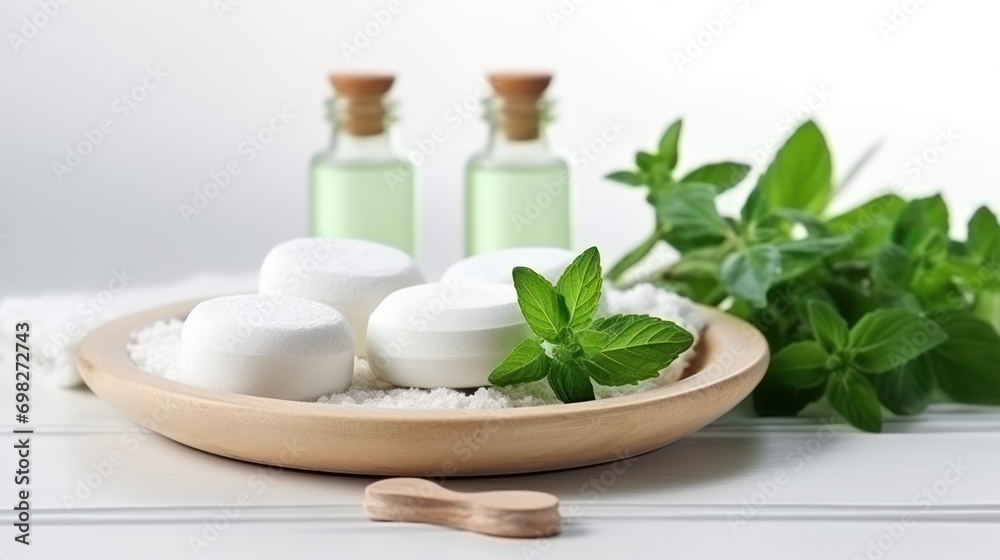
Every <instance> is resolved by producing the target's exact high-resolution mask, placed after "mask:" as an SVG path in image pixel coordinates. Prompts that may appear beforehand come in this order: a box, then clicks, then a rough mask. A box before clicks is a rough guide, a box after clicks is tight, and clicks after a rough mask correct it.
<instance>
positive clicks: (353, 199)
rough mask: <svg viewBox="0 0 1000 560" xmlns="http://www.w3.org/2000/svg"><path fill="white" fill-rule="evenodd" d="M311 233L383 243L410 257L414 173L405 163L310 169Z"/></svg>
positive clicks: (316, 165) (318, 165)
mask: <svg viewBox="0 0 1000 560" xmlns="http://www.w3.org/2000/svg"><path fill="white" fill-rule="evenodd" d="M311 180H312V204H311V212H312V216H311V218H312V219H311V222H312V235H316V236H333V237H351V238H355V239H366V240H369V241H376V242H378V243H384V244H386V245H391V246H393V247H396V248H399V249H402V250H403V251H406V252H407V253H409V254H411V255H413V254H414V249H415V242H414V237H415V235H414V233H415V229H416V228H415V224H414V192H413V191H414V188H413V169H412V167H411V166H410V164H409V163H408V162H399V161H393V162H385V163H373V164H366V163H354V164H348V165H343V164H331V163H329V162H327V161H323V160H317V161H314V162H313V165H312V177H311Z"/></svg>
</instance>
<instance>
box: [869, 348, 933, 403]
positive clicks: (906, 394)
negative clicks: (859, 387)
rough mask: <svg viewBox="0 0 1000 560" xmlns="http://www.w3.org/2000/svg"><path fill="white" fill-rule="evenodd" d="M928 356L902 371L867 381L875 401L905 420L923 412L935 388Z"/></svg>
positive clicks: (930, 361) (910, 363)
mask: <svg viewBox="0 0 1000 560" xmlns="http://www.w3.org/2000/svg"><path fill="white" fill-rule="evenodd" d="M932 352H933V350H932V351H931V352H926V353H924V354H921V355H920V356H917V358H916V359H914V360H910V361H909V362H907V363H906V364H904V365H903V367H900V368H896V369H894V370H892V371H889V372H886V373H883V374H881V375H872V376H870V377H869V378H868V380H869V381H871V383H872V385H873V386H874V387H875V393H876V394H877V395H878V400H879V402H881V403H882V404H883V405H884V406H885V407H886V408H888V409H889V410H891V411H892V412H893V414H899V415H901V416H908V415H913V414H919V413H921V412H923V410H924V409H925V408H927V405H928V404H930V402H931V399H932V397H933V396H934V388H935V387H936V384H935V379H934V371H935V370H934V363H933V361H932V359H931V357H930V356H931V353H932Z"/></svg>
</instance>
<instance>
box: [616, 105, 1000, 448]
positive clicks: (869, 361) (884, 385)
mask: <svg viewBox="0 0 1000 560" xmlns="http://www.w3.org/2000/svg"><path fill="white" fill-rule="evenodd" d="M681 128H682V127H681V123H680V121H677V122H675V123H673V124H671V125H670V126H669V127H668V128H667V131H666V132H665V133H664V134H663V137H662V139H661V141H660V143H659V147H658V151H657V152H656V153H646V152H640V153H639V154H638V155H637V157H636V160H635V161H636V166H637V169H635V170H634V171H619V172H615V173H612V174H611V175H609V176H608V178H609V179H611V180H614V181H618V182H621V183H624V184H627V185H630V186H632V187H639V188H646V189H648V197H647V198H648V200H649V203H650V204H651V206H652V209H653V211H654V212H655V215H656V226H655V228H654V229H653V231H652V232H651V233H650V235H649V236H648V237H646V238H645V239H643V240H642V241H641V243H640V244H639V245H638V246H637V247H636V248H635V249H633V250H632V251H630V252H628V253H627V254H626V255H625V256H624V257H623V258H622V259H621V261H619V262H618V264H616V265H615V266H614V267H612V269H611V271H610V274H609V278H610V279H611V280H614V279H615V278H618V277H619V276H620V275H622V274H624V273H625V272H627V271H628V270H629V269H631V268H632V267H634V266H636V265H637V264H639V263H640V262H641V261H642V260H643V259H644V257H645V256H646V255H647V254H648V253H649V252H650V251H651V250H652V249H653V248H654V247H655V246H656V245H657V244H659V243H663V242H665V243H667V244H669V245H670V246H672V247H673V248H674V249H676V251H677V252H678V253H679V254H680V256H679V258H678V260H677V261H676V262H674V263H673V264H671V265H670V266H669V267H668V268H667V269H666V270H665V271H664V272H663V273H662V274H659V275H657V276H656V277H654V278H652V279H651V280H652V281H654V282H656V283H658V284H660V285H661V286H663V287H664V288H665V289H669V290H672V291H675V292H678V293H680V294H681V295H684V296H687V297H689V298H691V299H693V300H695V301H698V302H699V303H703V304H707V305H717V306H721V307H723V308H725V310H726V311H728V312H729V313H732V314H734V315H737V316H740V317H743V318H745V319H747V320H749V321H750V322H752V323H754V324H755V325H757V326H758V327H759V328H760V329H761V330H762V331H763V333H764V335H765V336H766V337H767V339H768V342H769V344H770V346H771V354H772V356H773V359H772V362H771V366H770V369H769V371H768V373H767V375H766V376H765V377H764V380H763V381H762V382H761V384H760V385H759V386H758V387H757V389H756V390H755V391H754V395H753V400H754V403H753V404H754V409H755V410H756V411H757V413H758V414H761V415H794V414H797V413H798V412H799V411H800V410H802V409H803V408H804V407H806V406H807V405H809V404H810V403H813V402H815V401H817V400H820V399H822V398H824V397H825V399H826V401H827V402H828V403H829V404H830V405H831V406H833V408H835V409H836V410H838V411H839V412H840V413H841V414H842V415H843V416H844V417H845V418H846V419H847V420H848V421H849V422H850V423H852V424H854V425H855V426H858V427H859V428H862V429H865V430H869V431H878V430H880V429H881V426H882V409H883V408H885V409H888V410H889V411H891V412H893V413H895V414H917V413H919V412H921V411H922V410H923V409H924V408H926V407H927V405H928V404H929V403H930V402H931V400H932V398H933V397H934V395H935V394H937V393H938V392H939V390H940V392H943V393H944V394H946V395H947V396H949V397H951V398H952V399H953V400H956V401H959V402H967V403H975V404H993V405H1000V368H997V366H996V364H998V363H1000V222H998V220H997V216H996V214H994V213H993V212H992V211H991V210H989V209H988V208H985V207H983V208H980V209H979V210H977V211H976V212H975V214H974V215H973V216H972V218H971V220H970V221H969V223H968V237H967V239H966V240H958V239H953V238H952V237H951V235H950V230H951V227H950V226H951V223H950V222H951V219H952V216H951V215H950V212H949V208H948V205H947V204H946V203H945V200H944V198H943V197H941V196H940V195H936V196H931V197H927V198H922V199H916V200H905V199H903V198H902V197H900V196H898V195H896V194H884V195H882V196H879V197H877V198H874V199H872V200H869V201H868V202H866V203H864V204H862V205H860V206H858V207H856V208H854V209H852V210H849V211H847V212H844V213H841V214H839V215H835V214H832V213H831V212H830V210H829V204H830V201H831V200H832V199H833V198H834V197H835V196H836V195H837V192H836V190H837V182H836V181H835V180H834V173H833V172H834V168H835V166H834V165H833V157H832V154H831V152H830V148H829V145H828V143H827V141H826V138H825V137H824V135H823V133H822V131H821V130H820V128H819V127H818V126H817V125H816V124H815V123H813V122H812V121H807V122H805V123H803V124H802V125H801V126H799V127H798V128H797V129H796V130H795V131H794V132H793V133H792V134H791V136H790V137H789V138H788V140H787V141H786V142H785V143H784V145H782V146H781V147H780V148H779V149H778V150H777V151H776V153H775V156H774V159H773V161H771V162H770V163H769V164H768V165H767V166H766V167H765V168H764V169H762V173H761V175H760V176H759V178H758V179H757V182H756V185H755V186H754V188H753V189H752V190H751V192H750V194H749V196H748V197H747V200H746V202H745V204H744V205H743V208H742V210H741V211H740V212H739V213H738V214H736V215H733V216H728V215H724V214H722V213H721V212H719V210H718V208H717V205H716V197H717V195H718V194H719V193H721V192H724V191H726V190H727V189H730V188H732V187H733V186H735V185H736V184H738V183H740V182H741V181H742V180H743V179H744V178H745V177H746V176H747V174H748V171H749V167H748V166H745V165H742V164H738V163H730V162H723V163H717V164H709V165H706V166H702V167H700V168H698V169H695V170H694V171H691V172H689V173H687V174H686V175H683V176H682V177H681V178H680V179H678V178H677V177H678V175H677V174H675V169H676V167H677V166H678V161H679V157H678V154H679V148H678V146H679V144H680V136H681ZM870 153H871V152H869V154H868V155H870ZM868 155H865V156H863V157H862V160H861V163H863V162H864V161H865V160H867V158H868ZM858 167H859V166H858V165H856V166H854V168H853V170H852V171H851V172H850V173H848V178H850V177H851V176H853V175H854V171H855V170H856V169H857V168H858ZM846 180H847V179H845V181H846ZM843 184H844V182H843V181H842V182H841V183H840V185H841V186H842V185H843Z"/></svg>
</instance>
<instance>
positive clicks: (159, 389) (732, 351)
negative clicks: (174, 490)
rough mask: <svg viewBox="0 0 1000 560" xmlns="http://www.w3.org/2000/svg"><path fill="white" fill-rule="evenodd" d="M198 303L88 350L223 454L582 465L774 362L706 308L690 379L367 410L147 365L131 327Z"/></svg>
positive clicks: (106, 389)
mask: <svg viewBox="0 0 1000 560" xmlns="http://www.w3.org/2000/svg"><path fill="white" fill-rule="evenodd" d="M196 303H198V302H197V301H188V302H183V303H177V304H172V305H167V306H163V307H158V308H155V309H151V310H149V311H145V312H142V313H136V314H134V315H129V316H127V317H123V318H121V319H118V320H116V321H113V322H111V323H108V324H105V325H103V326H101V327H99V328H98V329H96V330H94V331H93V332H91V333H90V334H89V335H88V336H87V337H86V338H85V339H84V340H83V342H82V343H81V344H80V347H79V350H78V351H77V366H78V367H79V370H80V373H81V374H82V376H83V379H84V381H85V382H86V383H87V385H88V386H89V387H90V388H91V389H92V390H93V391H94V392H95V393H97V395H99V396H100V397H101V398H103V399H104V400H106V401H108V402H109V403H111V404H112V405H114V406H115V407H117V408H119V409H120V410H122V411H123V412H124V413H125V414H127V415H128V416H130V417H131V418H132V419H133V420H135V421H136V422H139V423H141V424H144V425H145V426H147V427H149V428H150V429H152V430H154V431H156V432H159V433H161V434H163V435H165V436H167V437H168V438H170V439H173V440H175V441H178V442H180V443H183V444H185V445H189V446H191V447H194V448H196V449H201V450H203V451H207V452H209V453H214V454H216V455H222V456H224V457H232V458H235V459H242V460H244V461H253V462H256V463H264V464H269V465H278V466H283V467H290V468H296V469H306V470H315V471H327V472H337V473H352V474H367V475H393V476H423V477H443V476H472V475H496V474H513V473H526V472H536V471H546V470H553V469H564V468H570V467H580V466H584V465H593V464H597V463H604V462H608V461H614V460H616V459H621V458H625V457H631V456H634V455H638V454H640V453H645V452H648V451H652V450H654V449H658V448H660V447H663V446H664V445H667V444H669V443H672V442H674V441H676V440H678V439H680V438H682V437H684V436H685V435H687V434H689V433H691V432H693V431H695V430H697V429H699V428H701V427H703V426H705V425H706V424H708V423H709V422H711V421H713V420H715V419H716V418H718V417H719V416H721V415H722V414H724V413H725V412H726V411H728V410H729V409H730V408H732V407H733V406H735V405H736V404H737V403H739V402H740V400H742V399H743V398H744V397H746V396H747V395H748V394H749V393H750V391H751V390H752V389H753V388H754V387H755V386H756V385H757V383H758V382H759V381H760V379H761V377H763V375H764V371H765V370H766V369H767V363H768V359H769V354H768V347H767V343H766V341H765V340H764V337H763V335H761V333H760V332H759V331H757V330H756V329H755V328H754V327H752V326H751V325H749V324H748V323H746V322H744V321H741V320H739V319H736V318H734V317H731V316H729V315H726V314H724V313H721V312H719V311H716V310H714V309H709V308H705V307H702V308H700V309H699V310H700V311H701V312H702V313H704V314H705V316H706V318H707V322H708V326H707V328H706V329H705V332H704V333H703V336H702V338H701V341H700V343H699V348H698V357H697V359H696V360H695V361H694V363H692V364H691V365H689V366H688V373H687V375H686V377H685V378H684V379H682V380H681V381H678V382H676V383H673V384H671V385H667V386H664V387H658V388H655V389H650V390H647V391H642V392H638V393H633V394H631V395H628V396H623V397H616V398H609V399H603V400H599V401H593V402H587V403H574V404H558V405H546V406H537V407H527V408H511V409H501V410H401V409H378V408H361V407H353V406H343V405H329V404H321V403H306V402H294V401H283V400H276V399H268V398H262V397H251V396H246V395H238V394H233V393H226V392H223V391H216V390H211V389H201V388H197V387H192V386H189V385H185V384H181V383H177V382H174V381H168V380H166V379H162V378H160V377H157V376H155V375H152V374H149V373H146V372H143V371H142V370H140V369H139V368H138V367H136V366H135V364H133V363H132V360H131V358H129V356H128V352H127V351H126V349H125V345H126V343H127V342H128V341H129V336H130V333H132V332H133V331H136V330H139V329H142V328H144V327H146V326H149V325H151V324H152V323H154V322H155V321H157V320H160V319H170V318H183V317H185V316H187V314H188V312H190V311H191V309H192V308H193V307H194V306H195V304H196Z"/></svg>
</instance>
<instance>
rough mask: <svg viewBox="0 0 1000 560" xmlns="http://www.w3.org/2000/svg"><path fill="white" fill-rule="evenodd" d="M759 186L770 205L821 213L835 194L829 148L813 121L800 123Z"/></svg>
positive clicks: (763, 176)
mask: <svg viewBox="0 0 1000 560" xmlns="http://www.w3.org/2000/svg"><path fill="white" fill-rule="evenodd" d="M758 188H760V189H761V191H762V192H763V193H764V195H765V196H766V199H767V203H768V204H769V207H770V208H795V209H798V210H803V211H805V212H808V213H809V214H813V215H816V216H818V215H820V214H822V213H823V211H824V210H825V209H826V206H827V204H828V203H829V202H830V199H831V198H832V196H833V166H832V162H831V157H830V149H829V148H828V147H827V145H826V139H825V138H824V137H823V133H822V132H820V130H819V127H817V126H816V124H815V123H813V122H812V121H807V122H806V123H805V124H803V125H802V126H800V127H799V128H798V129H797V130H796V131H795V132H794V133H793V134H792V136H791V137H790V138H789V139H788V140H787V141H786V142H785V145H784V146H782V147H781V148H780V149H779V150H778V152H777V153H776V154H775V156H774V161H772V162H771V165H770V166H769V167H768V168H767V171H765V172H764V174H763V175H761V177H760V181H759V182H758Z"/></svg>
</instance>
